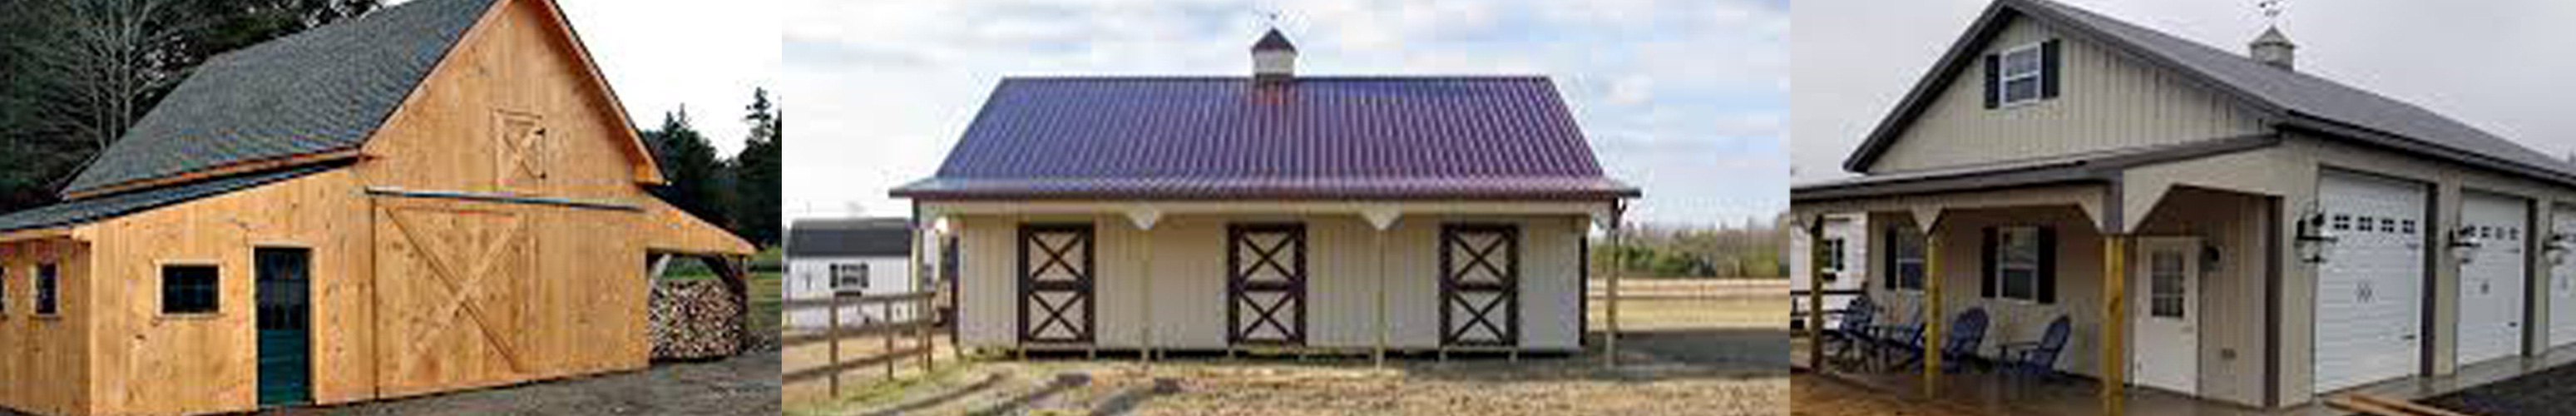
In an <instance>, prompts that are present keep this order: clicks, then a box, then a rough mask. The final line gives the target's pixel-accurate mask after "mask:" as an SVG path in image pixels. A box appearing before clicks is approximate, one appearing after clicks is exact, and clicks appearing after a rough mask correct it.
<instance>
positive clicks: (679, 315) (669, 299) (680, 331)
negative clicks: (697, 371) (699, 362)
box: [651, 279, 743, 360]
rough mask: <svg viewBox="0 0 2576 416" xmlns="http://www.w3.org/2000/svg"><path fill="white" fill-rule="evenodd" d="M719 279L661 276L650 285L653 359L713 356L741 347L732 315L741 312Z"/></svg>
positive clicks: (737, 327) (720, 355) (733, 351)
mask: <svg viewBox="0 0 2576 416" xmlns="http://www.w3.org/2000/svg"><path fill="white" fill-rule="evenodd" d="M723 283H724V282H721V281H717V280H712V279H707V280H665V281H661V282H659V283H658V284H655V285H653V298H652V299H653V300H652V309H653V322H652V324H651V332H652V336H653V359H656V360H660V359H702V358H715V357H723V356H727V355H732V354H733V353H735V352H736V351H740V350H741V348H742V332H743V331H742V328H741V327H739V326H736V323H735V322H736V321H735V319H734V318H735V316H738V315H740V314H742V305H741V304H739V303H736V302H734V299H733V295H732V294H731V293H728V292H726V291H725V288H724V284H723Z"/></svg>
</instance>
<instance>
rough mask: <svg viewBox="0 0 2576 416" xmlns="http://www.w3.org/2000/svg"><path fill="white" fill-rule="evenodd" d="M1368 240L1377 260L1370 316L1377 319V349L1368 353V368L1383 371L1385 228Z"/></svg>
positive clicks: (1384, 351) (1384, 358)
mask: <svg viewBox="0 0 2576 416" xmlns="http://www.w3.org/2000/svg"><path fill="white" fill-rule="evenodd" d="M1369 239H1370V240H1372V242H1371V243H1370V244H1372V245H1371V246H1370V247H1369V248H1370V251H1371V252H1374V253H1375V255H1374V256H1375V257H1376V258H1377V259H1376V261H1375V262H1374V263H1375V265H1374V266H1373V267H1375V268H1376V269H1377V273H1376V275H1377V293H1375V294H1374V295H1375V296H1376V297H1377V313H1374V314H1372V315H1375V316H1376V317H1377V328H1376V329H1377V349H1376V351H1372V352H1370V354H1369V355H1370V357H1369V359H1370V361H1371V364H1370V366H1371V367H1372V368H1377V369H1384V368H1386V331H1387V325H1386V228H1384V227H1380V228H1378V229H1377V232H1375V233H1372V234H1370V235H1369Z"/></svg>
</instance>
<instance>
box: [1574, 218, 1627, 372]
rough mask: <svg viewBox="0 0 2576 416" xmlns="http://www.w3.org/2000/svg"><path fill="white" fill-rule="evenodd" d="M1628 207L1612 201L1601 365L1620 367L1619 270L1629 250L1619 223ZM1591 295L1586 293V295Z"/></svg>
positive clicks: (1603, 311) (1622, 220)
mask: <svg viewBox="0 0 2576 416" xmlns="http://www.w3.org/2000/svg"><path fill="white" fill-rule="evenodd" d="M1627 208H1628V207H1627V205H1626V204H1625V203H1622V202H1619V201H1612V202H1610V269H1609V270H1606V271H1605V272H1607V273H1605V274H1607V275H1608V276H1609V279H1608V280H1609V282H1608V286H1607V287H1605V288H1604V290H1605V291H1607V292H1608V293H1606V295H1607V297H1608V298H1609V299H1608V300H1609V302H1607V303H1608V304H1607V305H1603V307H1605V308H1606V309H1603V310H1602V315H1604V316H1603V319H1604V320H1606V321H1607V322H1604V323H1605V324H1607V325H1606V329H1607V331H1608V332H1603V333H1601V350H1602V353H1601V365H1603V366H1606V367H1610V368H1618V367H1619V275H1620V273H1619V270H1620V269H1624V268H1626V267H1623V266H1626V264H1623V263H1622V262H1621V260H1622V259H1624V258H1625V256H1621V255H1619V253H1622V252H1625V251H1627V249H1626V247H1623V246H1620V243H1621V242H1622V241H1623V240H1621V239H1620V227H1619V224H1620V223H1622V222H1625V221H1626V220H1625V219H1622V218H1620V217H1621V216H1623V214H1626V211H1627ZM1591 295H1592V294H1590V293H1585V294H1584V296H1591Z"/></svg>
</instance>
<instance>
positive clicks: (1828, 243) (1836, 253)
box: [1819, 238, 1844, 282]
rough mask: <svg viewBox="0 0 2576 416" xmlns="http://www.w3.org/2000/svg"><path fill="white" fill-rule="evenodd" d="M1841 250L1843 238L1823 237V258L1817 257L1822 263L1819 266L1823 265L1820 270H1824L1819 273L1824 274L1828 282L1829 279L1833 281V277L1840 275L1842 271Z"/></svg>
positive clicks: (1842, 248)
mask: <svg viewBox="0 0 2576 416" xmlns="http://www.w3.org/2000/svg"><path fill="white" fill-rule="evenodd" d="M1843 250H1844V247H1843V239H1840V238H1828V239H1825V258H1823V259H1819V260H1820V261H1821V263H1822V264H1823V266H1820V267H1823V269H1821V270H1823V271H1824V273H1820V274H1823V275H1825V281H1829V282H1830V281H1833V280H1834V279H1835V278H1839V277H1842V272H1843V253H1844V251H1843Z"/></svg>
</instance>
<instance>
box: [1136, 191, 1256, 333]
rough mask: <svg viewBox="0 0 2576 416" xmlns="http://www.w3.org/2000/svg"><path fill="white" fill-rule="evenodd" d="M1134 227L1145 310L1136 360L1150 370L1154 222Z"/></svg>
mask: <svg viewBox="0 0 2576 416" xmlns="http://www.w3.org/2000/svg"><path fill="white" fill-rule="evenodd" d="M1157 219H1159V218H1157ZM1136 225H1137V226H1138V228H1139V229H1138V230H1137V232H1136V240H1137V241H1141V242H1143V244H1144V247H1142V248H1139V249H1138V250H1142V251H1143V252H1142V253H1139V255H1138V256H1137V257H1138V259H1139V260H1141V261H1140V262H1139V266H1141V267H1138V270H1137V277H1140V278H1142V279H1141V280H1143V284H1141V285H1138V289H1137V292H1139V293H1140V294H1142V295H1143V296H1144V298H1143V299H1140V302H1137V303H1141V304H1143V307H1144V309H1145V314H1144V315H1139V316H1138V317H1137V320H1139V321H1142V323H1143V324H1144V327H1143V328H1140V329H1142V330H1144V334H1143V335H1144V339H1143V340H1141V341H1142V344H1143V346H1144V348H1143V349H1142V350H1143V351H1144V352H1142V353H1140V354H1138V355H1140V357H1137V359H1139V360H1142V361H1143V363H1144V364H1145V367H1146V368H1148V369H1150V368H1153V366H1154V220H1137V221H1136ZM1229 249H1231V248H1229ZM1227 325H1233V324H1231V323H1228V324H1227Z"/></svg>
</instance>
